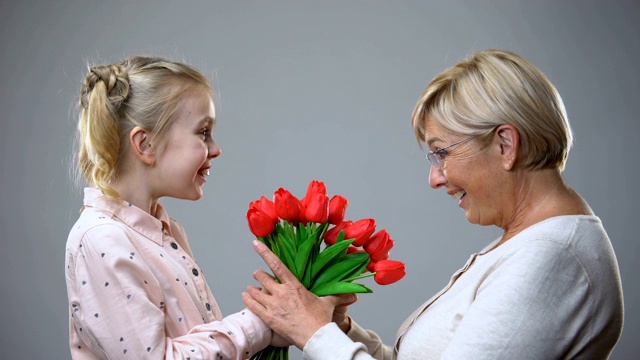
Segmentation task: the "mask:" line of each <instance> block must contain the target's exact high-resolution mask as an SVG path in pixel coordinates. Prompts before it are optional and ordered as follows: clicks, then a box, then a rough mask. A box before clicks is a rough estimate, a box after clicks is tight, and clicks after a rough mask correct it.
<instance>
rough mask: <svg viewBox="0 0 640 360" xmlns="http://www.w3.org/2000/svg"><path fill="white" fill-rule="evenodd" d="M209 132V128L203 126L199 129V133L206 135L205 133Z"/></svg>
mask: <svg viewBox="0 0 640 360" xmlns="http://www.w3.org/2000/svg"><path fill="white" fill-rule="evenodd" d="M208 134H209V129H207V128H204V129H202V130H200V135H202V136H204V137H207V135H208Z"/></svg>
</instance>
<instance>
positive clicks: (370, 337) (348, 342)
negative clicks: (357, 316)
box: [302, 320, 393, 360]
mask: <svg viewBox="0 0 640 360" xmlns="http://www.w3.org/2000/svg"><path fill="white" fill-rule="evenodd" d="M302 356H303V358H304V359H305V360H320V359H335V360H349V359H352V360H367V359H378V360H387V359H392V356H393V349H391V348H390V347H388V346H386V345H384V344H383V343H382V341H381V340H380V337H379V336H378V335H377V334H376V333H374V332H372V331H369V330H365V329H363V328H362V327H360V325H358V324H357V323H356V322H354V321H353V320H352V321H351V329H350V330H349V332H348V334H346V335H345V333H343V332H342V330H340V328H339V327H338V325H336V324H335V323H329V324H327V325H325V326H323V327H321V328H320V329H318V331H316V333H315V334H313V336H312V337H311V339H309V341H308V342H307V344H306V345H305V346H304V349H303V352H302Z"/></svg>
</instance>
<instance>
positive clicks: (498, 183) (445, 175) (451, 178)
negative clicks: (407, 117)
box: [425, 117, 508, 226]
mask: <svg viewBox="0 0 640 360" xmlns="http://www.w3.org/2000/svg"><path fill="white" fill-rule="evenodd" d="M425 130H426V132H425V143H426V144H427V146H428V148H429V150H430V151H436V150H438V149H441V148H444V147H446V146H449V145H451V144H455V143H457V142H459V141H462V140H464V139H466V138H467V136H465V135H459V134H454V133H451V132H448V131H446V130H444V129H442V128H441V127H440V126H438V125H437V124H436V123H435V122H434V121H433V120H432V119H431V118H430V117H428V118H427V123H426V127H425ZM443 151H444V153H443V154H442V155H443V158H442V160H441V164H442V167H441V168H438V167H436V166H435V165H433V164H431V169H430V171H429V185H430V186H431V187H432V188H434V189H438V188H444V189H445V191H446V192H447V194H449V195H450V196H451V197H452V198H453V199H454V200H455V201H457V202H458V206H460V207H461V208H462V209H463V210H464V212H465V216H466V218H467V220H468V221H469V222H470V223H472V224H479V225H498V226H502V225H504V208H503V205H502V204H506V203H505V202H504V200H505V198H506V196H505V195H506V193H508V191H504V190H507V189H504V188H502V187H503V185H504V184H505V182H504V181H503V180H504V178H503V170H502V168H501V166H500V159H499V158H497V157H496V154H495V148H494V146H493V143H491V144H490V145H489V146H488V147H484V148H482V147H481V146H480V144H479V143H478V141H477V140H476V139H472V140H470V141H467V142H463V143H461V144H459V145H456V146H454V147H451V148H449V149H446V150H443Z"/></svg>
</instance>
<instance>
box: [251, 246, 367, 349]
mask: <svg viewBox="0 0 640 360" xmlns="http://www.w3.org/2000/svg"><path fill="white" fill-rule="evenodd" d="M253 246H254V249H255V250H256V252H257V253H258V254H259V255H260V256H261V257H262V259H263V260H264V262H265V263H266V264H267V266H269V268H270V269H271V271H272V272H273V274H274V275H275V276H276V277H277V278H278V279H280V282H278V281H276V280H275V279H274V278H273V277H272V276H271V275H269V274H267V273H266V272H264V271H262V270H257V271H256V272H254V274H253V277H254V278H255V279H256V280H257V281H258V282H259V283H260V285H262V289H260V288H258V287H255V286H249V287H247V291H246V292H244V293H243V294H242V300H243V301H244V303H245V304H246V305H247V307H248V308H249V310H251V311H252V312H253V313H254V314H256V315H258V316H259V317H260V318H261V319H262V320H263V321H264V322H265V323H266V324H267V325H268V326H269V327H270V328H271V329H273V331H274V335H275V334H276V333H277V334H279V335H280V336H282V338H284V341H282V339H277V337H275V336H274V340H277V341H278V342H279V343H284V342H286V341H288V342H289V343H291V344H293V345H295V346H296V347H298V348H299V349H303V348H304V346H305V344H306V343H307V341H308V340H309V339H310V338H311V336H313V334H314V333H315V332H316V331H317V330H318V329H320V328H321V327H323V326H324V325H326V324H328V323H330V322H331V321H333V320H334V319H336V320H338V321H340V322H342V323H344V322H345V321H347V324H348V317H347V316H346V307H347V305H349V304H351V303H353V302H355V301H356V299H357V297H356V295H355V294H344V295H336V296H324V297H318V296H316V295H314V294H313V293H311V292H309V291H308V290H307V289H305V287H304V286H303V285H302V284H301V283H300V281H298V279H296V277H295V276H294V275H293V274H292V273H291V271H289V269H287V267H286V266H285V265H284V264H283V263H282V262H281V261H280V259H278V257H277V256H276V255H275V254H273V253H272V252H271V251H270V250H269V249H268V248H267V246H266V245H264V244H263V243H262V242H260V241H257V240H256V241H254V242H253ZM336 307H338V309H336ZM338 324H339V325H340V323H338ZM272 343H273V341H272Z"/></svg>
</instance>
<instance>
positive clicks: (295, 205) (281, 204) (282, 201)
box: [273, 188, 301, 221]
mask: <svg viewBox="0 0 640 360" xmlns="http://www.w3.org/2000/svg"><path fill="white" fill-rule="evenodd" d="M273 203H274V205H275V208H276V214H278V216H279V217H280V218H281V219H282V220H288V221H295V220H296V219H297V218H298V215H299V214H300V207H301V205H300V200H298V198H297V197H295V196H294V195H293V194H291V192H289V190H286V189H283V188H279V189H278V190H277V191H276V192H275V193H273Z"/></svg>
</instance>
